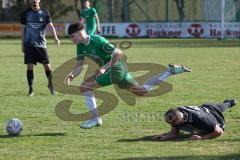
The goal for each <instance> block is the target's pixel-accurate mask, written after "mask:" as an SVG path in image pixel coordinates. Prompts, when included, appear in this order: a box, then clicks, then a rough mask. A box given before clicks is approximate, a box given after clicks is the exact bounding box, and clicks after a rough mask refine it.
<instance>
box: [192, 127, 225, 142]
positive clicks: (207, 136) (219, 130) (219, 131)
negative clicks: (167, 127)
mask: <svg viewBox="0 0 240 160" xmlns="http://www.w3.org/2000/svg"><path fill="white" fill-rule="evenodd" d="M222 134H223V130H222V128H220V127H219V126H218V125H216V126H215V129H214V131H213V132H212V133H209V134H205V135H203V136H199V135H192V136H191V137H190V140H205V139H214V138H217V137H219V136H221V135H222Z"/></svg>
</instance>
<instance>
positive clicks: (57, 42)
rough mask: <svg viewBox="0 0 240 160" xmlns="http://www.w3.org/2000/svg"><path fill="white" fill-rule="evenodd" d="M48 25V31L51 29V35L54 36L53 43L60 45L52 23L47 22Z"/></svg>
mask: <svg viewBox="0 0 240 160" xmlns="http://www.w3.org/2000/svg"><path fill="white" fill-rule="evenodd" d="M48 26H49V28H50V31H51V33H52V36H53V38H54V41H55V43H56V44H57V45H58V46H59V45H60V40H59V39H58V36H57V32H56V30H55V28H54V26H53V24H52V23H49V24H48Z"/></svg>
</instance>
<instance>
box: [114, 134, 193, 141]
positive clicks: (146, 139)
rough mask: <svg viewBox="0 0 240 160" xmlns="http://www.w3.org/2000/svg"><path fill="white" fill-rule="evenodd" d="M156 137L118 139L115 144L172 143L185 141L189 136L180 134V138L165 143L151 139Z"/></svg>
mask: <svg viewBox="0 0 240 160" xmlns="http://www.w3.org/2000/svg"><path fill="white" fill-rule="evenodd" d="M154 136H156V135H152V136H144V137H140V138H133V139H119V140H118V141H117V142H138V141H153V142H172V141H179V142H180V141H186V140H187V138H188V137H189V136H190V135H188V134H181V135H180V137H178V138H175V139H171V140H166V141H156V140H154V139H153V137H154Z"/></svg>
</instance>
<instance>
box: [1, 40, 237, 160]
mask: <svg viewBox="0 0 240 160" xmlns="http://www.w3.org/2000/svg"><path fill="white" fill-rule="evenodd" d="M129 40H130V39H129ZM113 41H114V40H113ZM117 41H120V40H117ZM130 41H132V42H133V46H132V48H130V49H128V50H126V51H125V54H126V55H127V56H128V62H129V63H140V62H141V63H145V62H146V63H158V64H163V65H167V64H168V63H169V62H174V63H180V64H186V65H188V66H190V67H191V68H192V70H193V72H192V73H185V74H181V75H177V76H175V77H170V78H169V79H168V82H169V83H171V84H172V85H173V87H174V89H173V90H172V91H171V92H169V93H167V94H164V95H161V96H158V97H152V98H141V99H137V104H136V105H135V106H128V105H127V104H126V103H125V102H123V101H122V100H121V99H120V98H119V104H118V106H117V107H116V108H115V109H114V110H113V111H112V112H110V113H108V114H106V115H104V116H103V126H102V127H99V128H94V129H90V130H83V129H80V128H79V124H80V122H66V121H62V120H60V119H58V118H57V117H56V115H55V106H56V104H57V103H58V102H60V101H62V100H65V99H69V100H73V101H74V103H73V106H72V108H71V109H72V112H75V113H82V112H85V111H86V107H85V104H84V101H83V97H80V96H77V95H63V94H61V93H60V94H58V95H57V96H51V95H50V93H49V91H48V89H47V80H46V77H45V73H44V70H43V67H42V66H41V65H40V64H38V65H37V66H36V68H35V80H34V89H35V96H34V97H28V96H27V91H28V88H27V81H26V78H25V74H26V71H25V70H26V67H25V65H24V64H23V55H22V53H21V51H20V48H21V47H20V41H19V40H6V39H5V40H0V48H1V51H0V68H1V70H0V102H1V105H0V115H1V116H0V126H1V129H0V159H3V160H7V159H9V160H10V159H11V160H15V159H16V160H26V159H37V160H39V159H49V160H52V159H56V160H63V159H64V160H65V159H69V160H74V159H83V160H86V159H91V160H92V159H102V160H105V159H124V160H130V159H133V160H138V159H142V160H153V159H154V160H155V159H156V160H187V159H189V160H192V159H195V160H200V159H201V160H213V159H216V160H220V159H221V160H222V159H226V160H229V159H232V160H237V159H240V125H239V124H240V112H239V105H237V106H236V107H234V108H232V109H231V110H228V111H227V112H226V113H225V118H226V126H227V127H226V130H225V133H224V134H223V136H221V137H219V138H217V139H214V140H206V141H197V142H192V141H185V140H184V141H171V142H155V141H152V140H151V137H152V136H153V135H156V134H159V133H161V132H166V131H168V130H169V126H168V125H167V124H166V123H165V122H164V121H163V116H162V115H163V114H164V111H166V110H168V109H169V108H171V107H175V106H181V105H194V104H195V105H200V104H202V103H204V102H221V101H223V100H224V99H226V98H235V99H237V100H238V101H240V85H239V82H240V70H239V69H240V47H239V44H240V43H239V41H216V40H190V39H189V40H160V39H140V40H130ZM49 42H50V43H49V45H48V51H49V55H50V60H51V64H52V66H53V69H56V68H57V67H58V66H60V65H61V64H63V63H64V62H66V61H67V60H69V59H70V58H72V57H74V56H75V48H76V47H75V46H74V45H72V44H71V43H70V40H64V41H63V43H62V45H61V46H60V47H56V46H55V45H54V44H52V43H51V42H52V41H51V40H49ZM79 83H80V82H77V81H75V82H74V84H76V85H77V84H79ZM103 90H104V91H107V92H112V93H113V94H114V95H115V96H117V94H116V92H115V91H114V89H113V88H112V87H106V88H104V89H103ZM150 115H154V116H155V118H149V116H150ZM157 115H160V117H158V118H156V116H157ZM13 117H16V118H19V119H21V120H22V122H23V123H24V131H23V133H22V134H21V136H19V137H8V136H6V132H5V123H6V121H7V120H8V119H10V118H13Z"/></svg>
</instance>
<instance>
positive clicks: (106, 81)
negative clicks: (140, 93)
mask: <svg viewBox="0 0 240 160" xmlns="http://www.w3.org/2000/svg"><path fill="white" fill-rule="evenodd" d="M89 38H90V40H89V43H88V44H81V43H80V44H78V45H77V60H78V61H82V60H84V57H85V56H86V57H89V58H90V59H93V60H94V61H95V62H96V63H97V64H98V65H99V67H102V66H103V65H105V64H106V63H108V62H109V61H110V60H111V58H112V54H113V52H114V50H115V46H114V45H112V44H111V43H109V42H108V40H106V39H105V38H103V37H101V36H98V35H91V36H90V37H89ZM96 82H97V83H98V84H99V85H101V86H108V85H111V84H116V85H118V86H119V87H120V88H129V87H130V86H132V85H133V84H135V83H136V84H137V82H136V81H135V80H134V78H133V77H132V75H131V74H130V73H129V72H128V70H127V66H126V64H125V62H124V61H123V60H122V59H121V60H119V61H118V62H117V63H116V64H114V65H113V66H112V67H111V68H109V69H108V70H107V71H106V72H104V73H103V74H102V75H100V76H98V77H97V78H96Z"/></svg>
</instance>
